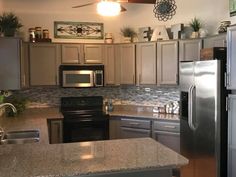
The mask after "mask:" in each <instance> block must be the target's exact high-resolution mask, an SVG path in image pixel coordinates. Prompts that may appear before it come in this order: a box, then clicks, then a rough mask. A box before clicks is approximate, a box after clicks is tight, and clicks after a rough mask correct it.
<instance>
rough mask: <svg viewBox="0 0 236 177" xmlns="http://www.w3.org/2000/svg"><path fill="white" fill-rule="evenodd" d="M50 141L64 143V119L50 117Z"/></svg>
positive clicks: (51, 142)
mask: <svg viewBox="0 0 236 177" xmlns="http://www.w3.org/2000/svg"><path fill="white" fill-rule="evenodd" d="M48 130H49V131H48V132H49V143H50V144H58V143H63V121H62V119H48Z"/></svg>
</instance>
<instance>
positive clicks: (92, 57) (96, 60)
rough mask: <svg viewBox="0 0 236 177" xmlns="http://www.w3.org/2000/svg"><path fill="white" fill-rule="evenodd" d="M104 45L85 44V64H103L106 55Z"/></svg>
mask: <svg viewBox="0 0 236 177" xmlns="http://www.w3.org/2000/svg"><path fill="white" fill-rule="evenodd" d="M103 47H104V46H103V45H102V44H85V45H84V63H85V64H102V63H103V58H104V53H103Z"/></svg>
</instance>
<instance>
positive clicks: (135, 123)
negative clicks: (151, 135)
mask: <svg viewBox="0 0 236 177" xmlns="http://www.w3.org/2000/svg"><path fill="white" fill-rule="evenodd" d="M129 125H140V123H137V122H130V123H129Z"/></svg>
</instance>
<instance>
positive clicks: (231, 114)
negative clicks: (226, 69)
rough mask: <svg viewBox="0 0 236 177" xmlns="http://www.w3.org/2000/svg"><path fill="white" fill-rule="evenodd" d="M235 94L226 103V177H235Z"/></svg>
mask: <svg viewBox="0 0 236 177" xmlns="http://www.w3.org/2000/svg"><path fill="white" fill-rule="evenodd" d="M235 107H236V94H231V95H229V101H228V177H235V176H236V169H235V168H234V167H235V166H236V137H235V136H236V119H235V115H236V109H235Z"/></svg>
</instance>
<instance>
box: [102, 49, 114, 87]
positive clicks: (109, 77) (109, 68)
mask: <svg viewBox="0 0 236 177" xmlns="http://www.w3.org/2000/svg"><path fill="white" fill-rule="evenodd" d="M104 59H105V61H104V65H105V84H107V85H114V84H115V46H114V45H105V46H104Z"/></svg>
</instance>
